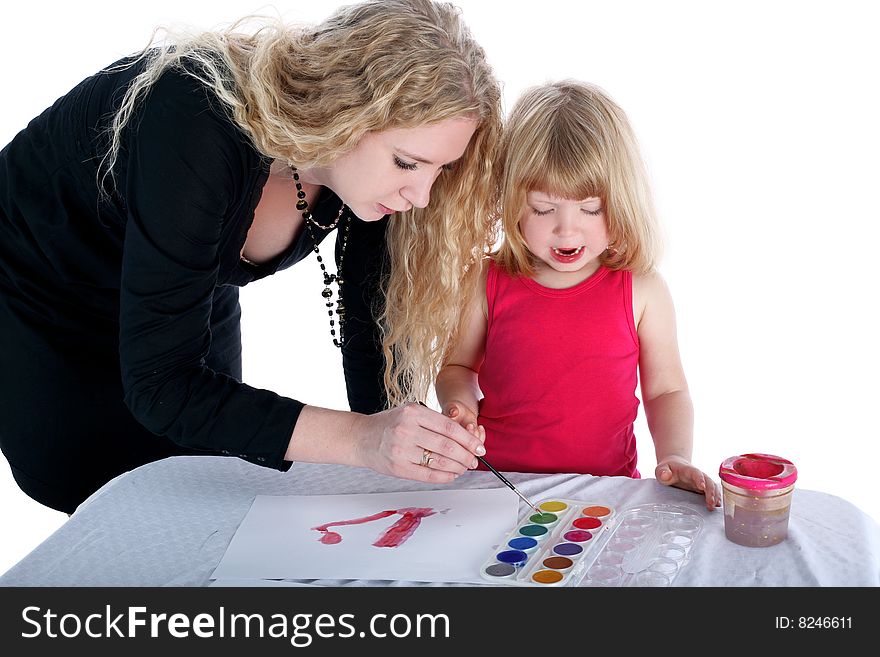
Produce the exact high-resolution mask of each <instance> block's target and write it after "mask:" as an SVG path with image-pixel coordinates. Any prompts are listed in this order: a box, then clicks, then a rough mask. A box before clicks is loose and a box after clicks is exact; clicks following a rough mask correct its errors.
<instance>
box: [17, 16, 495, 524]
mask: <svg viewBox="0 0 880 657" xmlns="http://www.w3.org/2000/svg"><path fill="white" fill-rule="evenodd" d="M236 29H237V28H236V27H233V28H231V29H230V30H227V31H224V32H220V33H206V34H201V35H198V36H196V37H189V38H183V37H180V38H176V39H172V40H169V41H168V42H166V44H165V45H163V46H161V47H157V48H153V49H151V50H148V51H146V52H145V53H143V54H142V55H141V56H139V57H135V58H132V59H127V60H123V61H122V62H119V63H117V64H116V65H114V66H111V67H110V68H108V69H106V70H104V71H101V72H99V73H98V74H97V75H95V76H93V77H90V78H88V79H86V80H85V81H83V82H82V83H81V84H80V85H78V86H77V87H76V88H74V89H73V90H72V91H71V92H69V93H68V94H67V95H65V96H64V97H62V98H61V99H59V100H58V101H57V102H56V103H55V104H54V105H53V106H52V107H51V108H49V109H48V110H46V111H45V112H44V113H43V114H42V115H40V116H39V117H37V118H36V119H35V120H34V121H32V122H31V123H30V125H29V126H28V127H27V128H26V129H25V130H23V131H22V132H21V133H19V134H18V135H17V136H16V137H15V139H14V140H13V141H12V142H11V143H10V144H9V145H8V146H7V147H6V148H4V149H3V151H2V153H0V328H2V333H3V340H2V341H0V386H2V388H0V446H2V449H3V453H4V454H5V455H6V457H7V459H8V461H9V463H10V466H11V468H12V472H13V475H14V476H15V479H16V481H17V482H18V484H19V486H20V487H21V488H22V490H24V491H25V492H26V493H27V494H28V495H30V496H31V497H32V498H34V499H36V500H37V501H39V502H41V503H43V504H45V505H46V506H49V507H52V508H55V509H59V510H61V511H66V512H68V513H69V512H72V511H73V510H74V509H75V508H76V506H77V505H78V504H79V503H80V502H81V501H82V500H84V499H85V498H86V497H87V496H88V495H90V494H91V493H92V492H93V491H95V490H96V489H97V488H99V487H100V486H101V485H103V484H104V483H105V482H106V481H108V480H109V479H110V478H112V477H114V476H116V475H117V474H120V473H122V472H125V471H127V470H129V469H131V468H134V467H137V466H139V465H141V464H144V463H147V462H150V461H153V460H157V459H160V458H164V457H166V456H171V455H179V454H225V455H233V456H238V457H240V458H243V459H247V460H249V461H252V462H254V463H257V464H259V465H263V466H266V467H272V468H276V469H279V470H286V469H287V468H289V467H290V464H291V462H292V461H296V460H301V461H310V462H327V463H342V464H348V465H355V466H366V467H370V468H373V469H374V470H376V471H378V472H382V473H387V474H392V475H396V476H400V477H406V478H410V479H416V480H421V481H430V482H435V483H445V482H449V481H451V480H452V479H454V478H455V477H456V476H458V474H460V473H462V472H464V471H465V470H466V469H468V468H471V467H475V466H476V459H475V458H474V454H480V455H481V454H483V453H484V450H483V448H482V445H481V443H480V441H479V440H478V439H476V438H474V437H473V436H471V435H470V434H468V433H467V432H466V431H464V429H462V428H461V427H459V426H458V425H457V424H455V423H454V422H451V421H449V420H448V419H446V418H443V417H442V416H441V415H440V414H438V413H435V412H433V411H430V410H429V409H427V408H425V407H423V406H421V405H418V404H412V403H408V402H414V401H416V400H418V399H421V398H424V396H425V394H426V393H427V389H428V385H429V383H430V382H431V381H432V380H433V377H434V376H435V374H436V372H437V369H438V366H439V355H440V354H441V353H442V351H443V350H444V349H445V347H446V345H447V344H448V343H449V338H450V332H451V330H452V327H454V326H455V325H456V324H457V320H458V309H457V306H458V304H457V299H458V297H459V290H460V289H468V288H469V287H470V286H471V285H472V282H471V278H472V277H473V275H474V274H475V273H476V270H475V268H474V267H472V266H471V265H472V264H473V262H474V260H475V257H476V256H478V255H479V254H480V253H481V252H482V251H484V250H485V249H486V248H487V247H488V245H489V244H490V243H491V241H492V235H491V228H490V220H489V217H490V212H489V209H490V205H491V203H492V198H491V183H490V181H491V178H492V170H491V161H492V152H493V150H494V148H495V145H496V142H497V140H498V134H499V126H500V91H499V87H498V84H497V81H496V80H495V78H494V76H493V74H492V71H491V69H490V67H489V66H488V64H487V62H486V59H485V56H484V53H483V51H482V49H481V48H480V47H479V46H478V45H477V44H476V43H475V42H474V40H473V39H472V37H471V36H470V34H469V32H468V30H467V28H466V27H465V26H464V25H463V23H462V22H461V19H460V17H459V15H458V12H457V10H456V9H455V8H453V7H452V6H451V5H447V4H439V3H433V2H430V1H429V0H392V1H390V2H389V1H385V0H381V1H378V0H377V1H367V2H364V3H362V4H358V5H353V6H350V7H345V8H342V9H340V10H339V11H337V12H336V13H335V14H334V15H333V16H331V17H330V18H328V19H327V20H326V21H324V22H323V23H321V24H319V25H317V26H316V27H313V28H298V29H296V30H293V29H290V28H288V27H285V26H283V25H281V24H277V23H274V22H266V23H264V24H262V25H261V29H259V30H257V31H255V32H253V33H250V34H245V33H241V32H237V31H236ZM389 215H391V216H390V217H389ZM334 227H335V228H337V240H336V263H337V268H338V276H337V275H336V274H335V273H334V272H333V269H334V268H333V267H330V268H329V269H328V268H327V267H326V263H325V262H324V259H323V258H322V257H320V252H319V244H320V243H321V241H322V240H323V238H324V237H325V236H326V235H327V234H328V232H329V230H330V229H331V228H334ZM313 250H314V251H316V252H319V258H318V261H319V263H320V267H321V270H322V271H320V272H316V274H315V275H316V277H317V276H318V274H321V275H322V276H323V281H324V290H323V295H324V297H325V299H326V300H327V307H328V315H329V329H330V336H328V339H332V340H333V342H334V344H336V345H337V346H340V347H341V351H342V356H343V366H344V370H345V376H346V384H347V388H348V396H349V402H350V405H351V408H352V410H353V411H354V412H342V411H334V410H329V409H322V408H317V407H312V406H306V405H304V404H303V403H301V402H299V401H295V400H292V399H286V398H282V397H280V396H278V395H276V394H274V393H272V392H269V391H266V390H258V389H255V388H252V387H250V386H248V385H246V384H244V383H242V382H241V381H240V379H241V360H240V355H241V346H240V330H239V315H240V310H239V305H238V292H237V288H238V287H239V286H241V285H245V284H247V283H249V282H252V281H255V280H258V279H260V278H263V277H265V276H268V275H270V274H273V273H275V272H276V271H278V270H280V269H283V268H285V267H288V266H290V265H292V264H294V263H295V262H298V261H299V260H301V259H302V258H304V257H305V256H306V255H308V254H309V253H310V252H311V251H313ZM334 287H335V288H336V290H337V291H336V294H337V298H336V299H335V300H334V299H333V294H334V293H333V288H334ZM334 307H335V314H334ZM308 348H309V346H308V345H307V344H304V345H303V349H308ZM298 375H300V376H302V375H306V376H307V375H308V373H307V372H306V373H299V374H298ZM383 408H387V409H388V410H384V411H382V409H383ZM378 411H381V412H378ZM369 413H373V414H372V415H368V414H369Z"/></svg>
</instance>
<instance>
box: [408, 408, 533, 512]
mask: <svg viewBox="0 0 880 657" xmlns="http://www.w3.org/2000/svg"><path fill="white" fill-rule="evenodd" d="M419 403H420V404H421V405H422V406H424V407H425V408H428V405H427V404H426V403H425V402H422V401H420V402H419ZM477 459H479V461H480V463H482V464H483V465H485V466H486V467H487V468H488V469H489V470H491V472H492V474H494V475H495V476H496V477H498V478H499V479H500V480H501V483H503V484H504V485H505V486H507V487H508V488H509V489H510V490H512V491H513V492H514V493H516V494H517V495H519V499H521V500H522V501H523V502H525V503H526V504H528V505H529V506H530V507H531V508H532V509H533V510H534V511H535V513H538V514H543V513H544V512H543V511H541V509H539V508H538V507H537V505H535V504H534V503H533V502H532V501H531V500H529V498H528V497H526V496H525V495H523V494H522V493H520V492H519V489H518V488H517V487H516V486H514V485H513V484H512V483H510V482H509V481H507V477H505V476H504V475H503V474H501V473H500V472H498V470H496V469H495V468H494V467H492V464H491V463H489V461H487V460H486V459H484V458H483V457H482V456H477Z"/></svg>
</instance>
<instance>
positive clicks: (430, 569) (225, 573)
mask: <svg viewBox="0 0 880 657" xmlns="http://www.w3.org/2000/svg"><path fill="white" fill-rule="evenodd" d="M518 509H519V499H518V498H517V497H516V495H514V494H513V493H512V492H511V491H510V490H509V489H507V488H491V489H478V490H435V491H414V492H405V493H371V494H361V495H297V496H283V497H276V496H265V495H258V496H257V497H256V498H255V499H254V502H253V504H252V505H251V508H250V510H249V511H248V513H247V515H246V516H245V518H244V520H243V521H242V523H241V525H240V526H239V528H238V530H237V531H236V533H235V535H234V536H233V537H232V541H231V542H230V543H229V547H227V549H226V553H225V554H224V555H223V558H222V559H221V560H220V563H219V565H218V566H217V568H216V569H215V570H214V573H213V575H212V578H213V579H224V578H251V579H253V578H257V579H364V580H404V581H418V582H474V583H482V582H483V580H482V579H481V578H480V572H479V571H480V566H481V565H482V563H483V561H484V560H485V558H486V554H487V553H488V551H489V550H490V549H492V547H493V546H495V545H497V544H498V542H499V541H500V540H501V539H502V538H504V536H505V534H506V533H507V532H509V531H510V529H511V528H512V527H513V525H514V524H515V523H516V521H517V512H518ZM344 523H352V524H344Z"/></svg>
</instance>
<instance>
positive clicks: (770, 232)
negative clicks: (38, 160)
mask: <svg viewBox="0 0 880 657" xmlns="http://www.w3.org/2000/svg"><path fill="white" fill-rule="evenodd" d="M337 4H339V1H338V0H330V1H326V0H309V1H308V2H296V1H293V0H291V1H290V2H286V3H278V4H277V7H278V10H277V11H280V12H281V13H282V14H283V15H284V16H285V18H286V19H288V20H291V21H293V20H305V21H315V20H319V19H321V18H323V17H324V16H326V15H327V14H328V13H329V12H330V11H332V9H333V8H335V6H336V5H337ZM457 4H458V5H459V6H460V7H462V9H463V11H464V16H465V18H466V20H467V21H468V23H469V24H470V25H471V28H472V30H473V32H474V33H475V35H476V37H477V38H478V40H479V41H480V42H481V43H482V44H483V46H484V48H485V49H486V51H487V52H488V54H489V56H490V59H491V61H492V63H493V65H494V66H495V69H496V72H497V74H498V76H499V78H500V79H501V80H502V81H503V82H504V92H505V102H506V106H507V107H509V106H510V105H511V104H512V102H513V100H514V99H515V98H516V96H517V95H518V94H519V92H520V91H521V90H522V89H523V88H524V87H526V86H529V85H531V84H535V83H540V82H544V81H547V80H549V79H556V78H563V77H577V78H581V79H584V80H588V81H592V82H594V83H597V84H599V85H601V86H602V87H604V88H605V89H606V90H607V91H608V92H609V93H611V95H612V96H613V97H614V98H616V99H617V101H618V102H619V103H620V104H621V105H622V106H623V108H624V109H625V110H626V111H627V112H628V114H629V116H630V119H631V121H632V123H633V125H634V127H635V129H636V132H637V134H638V135H639V138H640V140H641V144H642V148H643V152H644V156H645V159H646V161H647V163H648V166H649V170H650V173H651V176H652V181H653V184H654V191H655V196H656V200H657V205H658V209H659V213H660V217H661V221H662V224H663V227H664V229H665V236H666V241H667V244H668V246H667V250H666V255H665V258H664V260H663V262H662V266H661V270H662V272H663V273H664V275H665V276H666V278H667V280H668V282H669V285H670V288H671V290H672V293H673V296H674V299H675V301H676V306H677V311H678V321H679V338H680V343H681V351H682V357H683V360H684V365H685V369H686V372H687V375H688V379H689V383H690V386H691V392H692V395H693V399H694V404H695V407H696V444H695V449H694V458H695V461H696V463H697V464H698V465H700V466H701V467H702V468H703V469H705V470H706V471H709V472H711V473H712V474H717V470H718V465H719V464H720V462H721V461H722V460H723V459H724V458H725V457H727V456H730V455H733V454H739V453H743V452H750V451H761V452H768V453H772V454H778V455H781V456H784V457H787V458H789V459H791V460H792V461H794V462H795V464H796V465H797V467H798V470H799V479H798V486H799V487H801V488H805V489H812V490H820V491H824V492H827V493H830V494H833V495H837V496H840V497H843V498H845V499H847V500H848V501H850V502H852V503H854V504H856V505H857V506H858V507H859V508H861V509H862V510H864V511H866V512H868V513H870V514H871V515H872V516H873V517H874V518H875V519H878V518H880V497H878V495H877V493H876V490H875V488H874V486H873V483H874V480H873V478H874V476H875V471H874V469H875V468H876V467H877V464H878V460H880V458H878V457H880V431H878V422H877V419H876V411H875V409H876V408H877V397H878V394H877V393H878V392H880V387H878V383H877V373H878V370H880V346H878V340H877V329H876V326H875V324H874V321H875V318H876V316H877V313H876V305H877V299H878V295H877V283H878V280H880V276H878V273H877V265H876V264H875V263H876V262H877V260H878V258H877V253H876V250H877V247H878V244H880V227H878V226H880V212H878V199H877V192H876V190H877V188H878V177H880V176H878V174H880V166H878V150H880V128H878V117H880V98H878V91H877V90H878V85H877V62H878V61H880V46H878V39H877V33H878V27H880V24H878V20H877V16H876V14H875V10H874V9H872V8H871V6H872V3H869V2H855V1H847V0H838V1H837V2H834V3H831V2H804V1H800V2H794V1H791V2H788V1H774V2H770V1H752V0H741V1H740V2H738V3H706V2H698V1H696V0H694V1H691V2H684V1H678V2H676V1H670V0H665V1H664V2H637V1H630V2H626V1H623V2H613V3H612V2H598V1H596V2H577V3H575V2H563V1H553V0H545V1H544V2H540V3H536V2H524V1H523V2H520V1H509V2H504V3H499V2H485V1H483V2H481V1H478V0H459V1H458V2H457ZM269 9H270V7H269V6H268V5H261V4H259V3H258V2H257V1H256V0H211V1H210V2H201V1H199V2H191V1H188V0H187V1H181V0H175V1H168V0H151V1H150V2H143V3H123V2H119V0H113V1H112V2H111V1H106V2H105V1H89V0H85V1H80V2H76V3H69V2H52V1H44V2H27V3H18V4H15V5H13V4H11V3H5V5H4V9H2V10H0V24H2V25H3V28H4V29H3V33H4V34H3V39H2V40H0V84H2V104H0V144H5V143H7V142H8V141H9V140H10V139H12V137H13V136H14V135H15V133H16V132H17V131H18V130H20V129H21V128H23V127H24V126H25V125H26V124H27V122H28V121H29V120H30V119H31V118H33V117H34V116H36V115H37V114H38V113H39V112H41V111H42V110H43V109H44V108H45V107H46V106H48V105H49V104H51V103H52V102H53V101H54V100H55V99H56V98H57V97H58V96H60V95H62V94H63V93H64V92H66V91H67V90H68V89H69V88H70V87H72V86H73V85H74V84H76V83H77V82H78V81H79V80H80V79H82V78H83V77H85V76H87V75H89V74H91V73H93V72H94V71H96V70H98V69H99V68H101V67H102V66H104V65H106V64H108V63H110V62H112V61H113V60H115V59H116V58H118V57H120V56H122V55H124V54H128V53H130V52H133V51H135V50H138V49H140V48H141V47H142V46H144V45H145V44H146V42H147V40H148V38H149V36H150V33H151V31H152V28H153V27H155V26H157V25H160V24H173V23H180V24H186V25H195V26H197V27H201V28H211V27H214V26H217V25H219V24H225V23H229V22H231V21H233V20H235V19H236V18H238V17H240V16H243V15H245V14H248V13H252V12H258V11H260V12H265V11H267V10H269ZM320 290H321V286H320V277H319V269H318V266H317V263H316V262H314V260H313V259H309V260H308V261H306V262H303V263H301V265H299V266H296V267H294V268H293V269H291V270H288V271H286V272H284V273H282V274H281V275H279V276H275V277H273V278H272V279H270V280H268V281H263V282H260V283H259V284H256V285H253V286H250V287H248V288H245V290H244V291H243V299H242V303H243V306H244V315H245V317H244V325H243V330H244V352H245V353H244V356H245V380H246V381H247V382H249V383H251V384H254V385H257V386H260V387H266V388H270V389H273V390H275V391H277V392H279V393H282V394H285V395H289V396H292V397H295V398H298V399H302V400H304V401H306V402H307V403H312V404H316V405H324V406H329V407H334V408H346V401H345V394H344V384H343V379H342V372H341V365H340V361H339V356H338V354H337V353H336V352H335V349H334V348H333V347H332V346H331V345H330V339H329V333H328V327H327V325H326V314H325V313H324V311H323V310H324V309H323V300H322V299H321V296H320ZM637 432H638V435H639V455H640V457H641V462H640V465H641V471H642V473H643V475H644V476H653V466H654V464H655V462H654V454H653V445H652V443H651V441H650V436H649V435H648V433H647V430H646V428H645V425H644V421H643V418H642V417H640V419H639V423H638V425H637ZM120 438H121V439H124V437H120ZM65 520H66V516H64V515H63V514H60V513H57V512H54V511H50V510H47V509H45V508H43V507H41V506H40V505H39V504H37V503H36V502H33V501H32V500H30V499H29V498H27V497H26V496H25V495H24V494H23V493H21V492H20V491H19V490H18V488H17V487H16V485H15V483H14V481H13V480H12V476H11V474H10V472H9V470H8V468H7V467H6V466H5V465H2V466H0V527H2V535H3V538H2V541H0V573H2V572H5V571H6V570H7V569H8V568H9V567H11V566H12V565H13V564H14V563H16V562H17V561H18V560H19V559H21V558H23V557H24V556H25V555H26V554H27V553H28V552H29V551H30V550H31V549H33V548H34V547H36V546H37V545H38V544H39V543H40V542H41V541H42V540H44V539H45V538H46V537H47V536H49V535H50V534H51V533H52V532H53V531H54V530H55V529H57V528H58V527H59V526H60V525H61V524H62V523H63V522H64V521H65Z"/></svg>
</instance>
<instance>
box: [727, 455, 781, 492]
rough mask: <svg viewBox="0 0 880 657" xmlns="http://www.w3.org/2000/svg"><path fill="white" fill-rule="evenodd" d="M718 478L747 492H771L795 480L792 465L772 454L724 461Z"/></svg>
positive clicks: (738, 457) (732, 458)
mask: <svg viewBox="0 0 880 657" xmlns="http://www.w3.org/2000/svg"><path fill="white" fill-rule="evenodd" d="M718 476H719V477H721V479H722V481H726V482H727V483H728V484H731V485H733V486H738V487H740V488H746V489H749V490H773V489H775V488H785V487H786V486H791V485H792V484H793V483H794V482H795V481H796V480H797V468H796V467H794V463H792V462H791V461H788V460H786V459H784V458H781V457H779V456H773V455H772V454H741V455H740V456H731V457H730V458H728V459H725V461H724V463H722V464H721V467H720V468H719V470H718Z"/></svg>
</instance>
